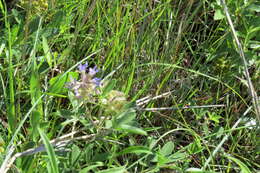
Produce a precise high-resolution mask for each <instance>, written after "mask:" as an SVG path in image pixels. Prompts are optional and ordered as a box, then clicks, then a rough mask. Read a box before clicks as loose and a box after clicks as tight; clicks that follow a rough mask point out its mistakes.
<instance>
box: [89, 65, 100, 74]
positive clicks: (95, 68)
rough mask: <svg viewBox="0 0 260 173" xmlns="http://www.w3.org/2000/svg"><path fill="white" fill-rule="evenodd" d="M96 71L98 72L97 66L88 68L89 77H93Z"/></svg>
mask: <svg viewBox="0 0 260 173" xmlns="http://www.w3.org/2000/svg"><path fill="white" fill-rule="evenodd" d="M98 71H99V70H98V68H97V66H95V67H94V68H89V71H88V74H89V75H90V76H94V75H95V74H96V73H97V72H98Z"/></svg>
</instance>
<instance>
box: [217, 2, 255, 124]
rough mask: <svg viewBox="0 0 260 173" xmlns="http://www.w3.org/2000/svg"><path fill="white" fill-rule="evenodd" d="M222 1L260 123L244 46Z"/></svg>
mask: <svg viewBox="0 0 260 173" xmlns="http://www.w3.org/2000/svg"><path fill="white" fill-rule="evenodd" d="M221 3H222V6H223V8H224V12H225V15H226V17H227V21H228V24H229V26H230V28H231V32H232V35H233V37H234V39H235V42H236V46H237V49H238V50H237V51H238V52H239V55H240V57H241V59H242V60H243V65H244V68H245V71H244V72H245V75H246V80H247V84H248V87H249V92H250V95H251V97H252V103H253V106H254V109H255V113H256V118H257V119H258V123H259V124H260V104H259V100H258V96H257V94H256V91H255V89H254V86H253V84H252V81H251V78H250V75H249V72H248V69H247V61H246V58H245V54H244V51H243V48H242V46H241V43H240V41H239V39H238V37H237V34H236V30H235V27H234V25H233V22H232V20H231V17H230V14H229V12H228V7H227V5H226V2H225V0H221Z"/></svg>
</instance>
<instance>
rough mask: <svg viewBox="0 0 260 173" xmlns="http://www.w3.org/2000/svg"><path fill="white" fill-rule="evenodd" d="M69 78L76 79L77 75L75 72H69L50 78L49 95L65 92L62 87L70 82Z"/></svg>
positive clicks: (65, 89)
mask: <svg viewBox="0 0 260 173" xmlns="http://www.w3.org/2000/svg"><path fill="white" fill-rule="evenodd" d="M70 77H72V78H78V73H77V72H69V73H67V74H65V75H64V74H60V75H58V76H55V77H53V78H51V80H50V82H49V83H50V85H51V86H50V90H49V92H50V93H54V94H62V93H65V92H66V91H67V88H65V87H64V85H65V84H66V83H67V82H70Z"/></svg>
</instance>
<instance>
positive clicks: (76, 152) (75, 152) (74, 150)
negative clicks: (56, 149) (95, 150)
mask: <svg viewBox="0 0 260 173" xmlns="http://www.w3.org/2000/svg"><path fill="white" fill-rule="evenodd" d="M80 153H81V151H80V149H79V147H78V146H77V145H73V147H72V152H71V162H72V163H73V164H75V162H76V161H77V159H78V158H79V156H80Z"/></svg>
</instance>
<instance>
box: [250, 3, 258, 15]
mask: <svg viewBox="0 0 260 173" xmlns="http://www.w3.org/2000/svg"><path fill="white" fill-rule="evenodd" d="M248 9H249V10H250V11H254V12H257V13H259V12H260V5H256V4H252V5H250V6H249V7H248Z"/></svg>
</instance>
